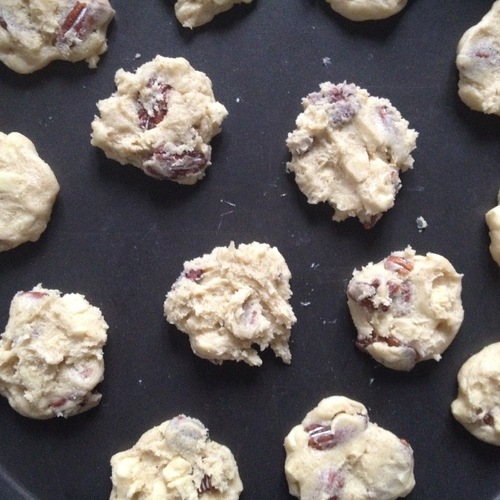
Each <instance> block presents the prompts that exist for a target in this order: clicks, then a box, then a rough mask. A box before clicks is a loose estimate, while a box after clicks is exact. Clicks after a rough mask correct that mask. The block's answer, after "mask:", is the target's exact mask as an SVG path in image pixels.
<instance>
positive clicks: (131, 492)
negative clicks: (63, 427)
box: [110, 415, 243, 500]
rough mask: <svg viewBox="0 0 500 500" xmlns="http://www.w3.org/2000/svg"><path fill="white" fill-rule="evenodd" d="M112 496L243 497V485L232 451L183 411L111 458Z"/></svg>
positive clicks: (140, 499) (173, 499)
mask: <svg viewBox="0 0 500 500" xmlns="http://www.w3.org/2000/svg"><path fill="white" fill-rule="evenodd" d="M111 469H112V476H111V480H112V482H113V489H112V491H111V495H110V500H119V499H120V500H122V499H126V498H128V499H132V498H133V499H134V500H146V499H158V500H159V499H162V500H196V499H198V498H214V499H219V500H233V499H237V498H239V495H240V493H241V491H242V490H243V485H242V483H241V480H240V476H239V472H238V466H237V464H236V461H235V459H234V456H233V454H232V453H231V451H230V450H229V448H227V447H226V446H223V445H221V444H219V443H216V442H215V441H212V440H211V439H209V437H208V430H207V428H206V427H205V426H204V425H203V424H202V423H201V422H200V421H199V420H196V419H194V418H191V417H186V416H185V415H179V416H177V417H175V418H173V419H171V420H167V421H166V422H163V423H162V424H161V425H158V426H157V427H153V428H152V429H150V430H149V431H147V432H146V433H144V434H143V435H142V436H141V438H140V439H139V441H137V443H136V444H135V445H134V446H133V447H132V448H131V449H129V450H126V451H122V452H120V453H117V454H116V455H113V457H112V458H111Z"/></svg>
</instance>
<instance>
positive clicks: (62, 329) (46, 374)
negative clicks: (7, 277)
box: [0, 285, 108, 419]
mask: <svg viewBox="0 0 500 500" xmlns="http://www.w3.org/2000/svg"><path fill="white" fill-rule="evenodd" d="M107 329H108V325H107V324H106V322H105V321H104V318H103V317H102V314H101V311H100V310H99V309H98V308H97V307H94V306H91V305H90V304H89V303H88V302H87V300H86V299H85V297H83V295H80V294H78V293H69V294H65V295H61V292H59V290H47V289H45V288H43V287H42V286H41V285H38V286H36V287H35V288H33V290H31V291H29V292H18V293H17V294H16V295H15V296H14V298H13V299H12V303H11V305H10V314H9V321H8V323H7V326H6V328H5V332H4V333H3V334H2V336H1V338H0V394H2V396H5V397H6V398H8V400H9V404H10V405H11V406H12V408H14V410H16V411H17V412H19V413H20V414H21V415H24V416H26V417H31V418H36V419H47V418H51V417H56V416H57V417H71V416H73V415H76V414H78V413H82V412H84V411H86V410H89V409H90V408H93V407H94V406H96V405H97V404H98V403H99V401H100V400H101V394H99V393H98V392H95V391H94V388H95V387H96V385H97V384H98V383H99V382H101V381H102V380H103V373H104V361H103V352H102V349H103V346H104V344H105V343H106V337H107V335H106V332H107Z"/></svg>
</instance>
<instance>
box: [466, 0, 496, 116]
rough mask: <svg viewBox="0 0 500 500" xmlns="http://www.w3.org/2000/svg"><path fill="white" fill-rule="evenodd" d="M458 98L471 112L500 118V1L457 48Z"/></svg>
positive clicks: (468, 32) (469, 31) (470, 30)
mask: <svg viewBox="0 0 500 500" xmlns="http://www.w3.org/2000/svg"><path fill="white" fill-rule="evenodd" d="M456 64H457V68H458V71H459V77H460V79H459V82H458V95H459V96H460V98H461V99H462V101H463V102H464V103H465V104H467V106H469V107H470V108H471V109H474V110H476V111H482V112H483V113H488V114H496V115H500V0H497V1H496V2H494V4H493V6H492V7H491V10H490V11H489V12H488V13H487V14H486V15H485V16H484V17H483V18H482V19H481V21H480V22H479V23H478V24H476V25H475V26H472V27H471V28H469V29H468V30H467V31H466V32H465V33H464V35H463V36H462V38H461V39H460V41H459V42H458V46H457V58H456Z"/></svg>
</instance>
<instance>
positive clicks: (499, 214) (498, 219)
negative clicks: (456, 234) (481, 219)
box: [485, 192, 500, 266]
mask: <svg viewBox="0 0 500 500" xmlns="http://www.w3.org/2000/svg"><path fill="white" fill-rule="evenodd" d="M497 202H498V205H497V206H496V207H495V208H492V209H491V210H489V211H488V212H486V215H485V219H486V224H487V225H488V228H489V230H490V240H491V243H490V253H491V256H492V257H493V260H494V261H495V262H496V263H497V264H498V265H499V266H500V192H499V193H498V199H497Z"/></svg>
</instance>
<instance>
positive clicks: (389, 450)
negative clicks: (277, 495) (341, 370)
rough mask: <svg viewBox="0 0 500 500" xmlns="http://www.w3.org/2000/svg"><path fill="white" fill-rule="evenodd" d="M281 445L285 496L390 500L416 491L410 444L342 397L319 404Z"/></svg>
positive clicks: (318, 499)
mask: <svg viewBox="0 0 500 500" xmlns="http://www.w3.org/2000/svg"><path fill="white" fill-rule="evenodd" d="M284 444H285V451H286V461H285V474H286V478H287V481H288V487H289V491H290V494H291V495H293V496H295V497H297V498H300V499H302V500H329V499H332V498H335V499H338V500H350V499H354V498H355V499H356V500H364V499H366V500H368V499H373V498H376V499H377V500H390V499H395V498H400V497H404V496H406V495H408V494H409V493H410V492H411V490H412V489H413V487H414V486H415V478H414V475H413V464H414V459H413V450H412V448H411V446H410V444H409V443H408V442H406V441H404V440H402V439H399V438H398V437H396V436H395V435H394V434H393V433H392V432H389V431H387V430H385V429H382V428H381V427H379V426H378V425H377V424H375V423H373V422H370V420H369V418H368V413H367V410H366V408H365V407H364V406H363V405H362V404H361V403H358V402H357V401H353V400H351V399H348V398H346V397H343V396H332V397H329V398H326V399H323V400H322V401H321V402H320V403H319V405H318V406H317V407H316V408H314V409H313V410H312V411H310V412H309V413H308V414H307V415H306V417H305V418H304V420H303V421H302V423H301V424H300V425H297V426H296V427H294V428H293V429H292V430H291V431H290V433H289V434H288V436H287V437H286V438H285V443H284Z"/></svg>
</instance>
